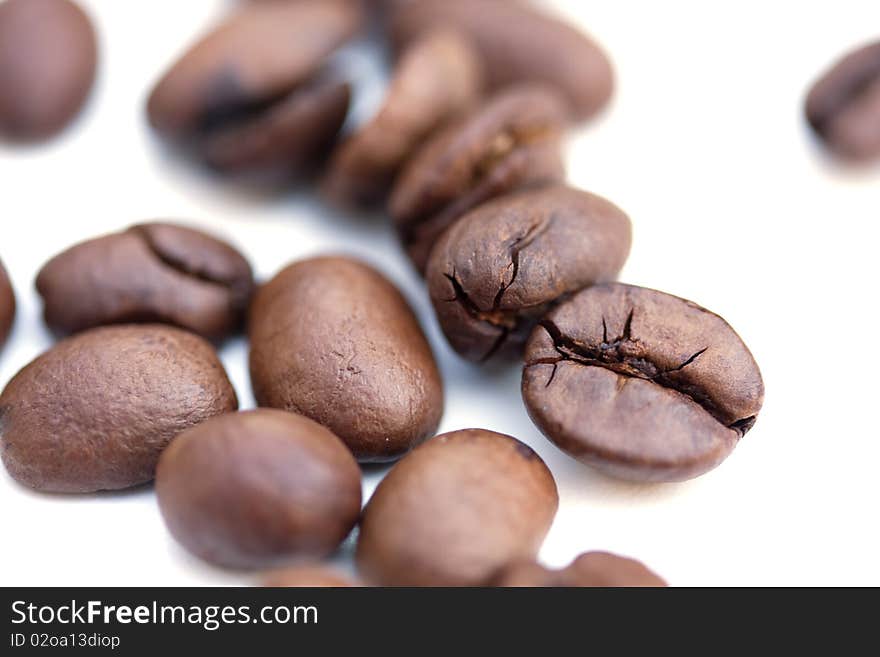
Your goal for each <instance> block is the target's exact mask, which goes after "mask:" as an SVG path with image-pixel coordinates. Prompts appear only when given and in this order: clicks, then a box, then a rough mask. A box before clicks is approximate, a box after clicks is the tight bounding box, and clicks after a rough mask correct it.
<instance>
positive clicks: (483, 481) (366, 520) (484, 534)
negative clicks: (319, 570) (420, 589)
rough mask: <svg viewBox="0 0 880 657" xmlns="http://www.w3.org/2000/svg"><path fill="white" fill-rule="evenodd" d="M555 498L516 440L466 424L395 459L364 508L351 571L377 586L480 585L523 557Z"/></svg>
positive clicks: (536, 544)
mask: <svg viewBox="0 0 880 657" xmlns="http://www.w3.org/2000/svg"><path fill="white" fill-rule="evenodd" d="M558 503H559V498H558V495H557V492H556V483H555V482H554V481H553V476H552V475H551V474H550V471H549V470H548V469H547V466H546V465H544V462H543V461H542V460H541V458H540V457H539V456H538V455H537V454H536V453H535V452H534V451H532V449H531V448H529V447H528V446H527V445H525V444H523V443H521V442H519V441H518V440H516V439H515V438H511V437H510V436H505V435H503V434H499V433H494V432H492V431H485V430H482V429H467V430H464V431H454V432H452V433H446V434H443V435H441V436H437V437H436V438H432V439H431V440H429V441H428V442H426V443H425V444H424V445H422V446H421V447H418V448H417V449H415V450H413V451H412V453H410V454H408V455H407V456H406V457H404V459H403V460H401V461H400V463H398V464H397V465H396V466H394V468H393V469H392V470H391V472H390V473H389V474H388V475H387V476H386V477H385V479H383V480H382V482H381V483H380V484H379V486H378V488H376V491H375V492H374V493H373V497H372V498H371V499H370V501H369V503H368V504H367V507H366V509H365V510H364V514H363V518H362V520H361V532H360V537H359V539H358V546H357V562H358V566H359V568H360V572H361V573H362V574H363V575H364V577H365V578H366V579H367V581H368V582H371V583H375V584H381V585H385V586H481V585H483V584H486V583H487V582H488V581H489V579H490V577H491V576H492V574H493V573H495V572H496V571H498V569H499V568H501V567H502V566H503V565H504V564H507V563H509V562H511V561H514V560H519V559H531V558H534V557H535V555H536V554H537V552H538V550H539V548H540V547H541V543H542V542H543V541H544V537H545V536H546V534H547V531H548V530H549V529H550V525H551V523H552V522H553V517H554V515H555V514H556V508H557V506H558Z"/></svg>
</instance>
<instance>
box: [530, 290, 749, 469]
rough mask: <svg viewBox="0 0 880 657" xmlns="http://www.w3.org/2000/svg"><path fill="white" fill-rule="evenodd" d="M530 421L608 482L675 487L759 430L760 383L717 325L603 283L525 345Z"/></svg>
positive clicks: (742, 350) (695, 310)
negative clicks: (674, 483) (611, 479)
mask: <svg viewBox="0 0 880 657" xmlns="http://www.w3.org/2000/svg"><path fill="white" fill-rule="evenodd" d="M525 361H526V365H525V370H524V372H523V381H522V390H523V398H524V400H525V403H526V408H527V409H528V412H529V415H530V416H531V417H532V419H533V420H534V421H535V423H536V424H537V425H538V428H540V429H541V431H542V432H543V433H544V434H545V435H546V436H547V437H548V438H550V440H552V441H553V442H554V443H556V445H558V446H559V447H560V448H561V449H562V450H563V451H565V452H567V453H569V454H571V455H572V456H574V457H575V458H578V459H579V460H581V461H583V462H584V463H587V464H588V465H591V466H594V467H596V468H598V469H600V470H602V471H605V472H607V473H609V474H611V475H613V476H616V477H621V478H624V479H632V480H637V481H678V480H683V479H689V478H691V477H696V476H697V475H700V474H703V473H704V472H707V471H708V470H711V469H712V468H714V467H715V466H717V465H718V464H719V463H721V462H722V461H723V460H724V459H725V458H726V457H727V456H728V455H729V454H730V452H731V451H732V450H733V448H734V447H736V445H737V443H738V442H739V439H740V438H741V437H742V436H743V434H745V433H746V432H747V431H748V430H749V429H750V428H751V426H752V425H753V424H754V422H755V418H756V417H757V415H758V411H759V410H760V409H761V404H762V403H763V400H764V384H763V382H762V380H761V373H760V371H759V370H758V366H757V364H756V363H755V360H754V358H752V354H751V353H750V352H749V350H748V348H747V347H746V346H745V344H743V342H742V340H741V339H740V337H739V336H738V335H737V334H736V333H735V332H734V330H733V329H732V328H730V326H729V325H728V324H727V322H725V321H724V320H723V319H722V318H721V317H719V316H718V315H715V314H714V313H711V312H709V311H708V310H706V309H704V308H701V307H700V306H698V305H696V304H695V303H692V302H690V301H685V300H684V299H680V298H678V297H674V296H671V295H668V294H664V293H662V292H657V291H655V290H649V289H646V288H641V287H634V286H630V285H622V284H607V285H597V286H595V287H592V288H588V289H586V290H583V291H581V292H579V293H578V294H576V295H575V296H573V297H572V298H571V299H569V300H568V301H566V302H564V303H562V304H560V305H559V306H557V307H556V309H554V310H553V311H552V312H550V313H549V314H548V315H547V317H545V318H544V319H543V320H542V321H541V323H540V325H539V326H538V327H536V328H535V330H534V331H533V333H532V336H531V338H530V339H529V342H528V344H527V345H526V353H525Z"/></svg>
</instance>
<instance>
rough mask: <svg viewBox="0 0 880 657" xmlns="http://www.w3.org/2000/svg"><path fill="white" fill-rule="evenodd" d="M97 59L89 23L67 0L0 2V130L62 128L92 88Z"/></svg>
mask: <svg viewBox="0 0 880 657" xmlns="http://www.w3.org/2000/svg"><path fill="white" fill-rule="evenodd" d="M97 59H98V46H97V41H96V38H95V31H94V28H93V27H92V24H91V22H90V21H89V19H88V17H87V16H86V15H85V14H84V13H83V11H82V10H81V9H80V8H79V6H78V5H76V4H75V3H73V2H71V1H70V0H6V1H5V2H0V136H3V137H6V138H8V139H11V140H14V141H36V140H41V139H46V138H48V137H51V136H52V135H54V134H55V133H57V132H59V131H60V130H62V129H63V128H64V127H65V126H66V125H67V124H68V123H69V122H70V121H71V120H72V119H73V117H74V116H76V115H77V114H78V113H79V111H80V108H81V107H82V106H83V103H85V101H86V98H87V97H88V95H89V92H90V91H91V88H92V85H93V83H94V80H95V70H96V67H97Z"/></svg>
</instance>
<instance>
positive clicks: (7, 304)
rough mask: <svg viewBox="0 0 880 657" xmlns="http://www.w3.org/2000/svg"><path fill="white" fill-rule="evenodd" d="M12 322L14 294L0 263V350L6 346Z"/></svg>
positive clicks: (13, 316)
mask: <svg viewBox="0 0 880 657" xmlns="http://www.w3.org/2000/svg"><path fill="white" fill-rule="evenodd" d="M13 321H15V292H14V291H13V290H12V283H10V282H9V276H8V275H7V273H6V268H5V267H4V266H3V263H2V262H0V348H2V347H3V345H5V344H6V339H7V338H8V337H9V332H10V331H11V330H12V323H13Z"/></svg>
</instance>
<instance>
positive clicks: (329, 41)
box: [147, 0, 363, 171]
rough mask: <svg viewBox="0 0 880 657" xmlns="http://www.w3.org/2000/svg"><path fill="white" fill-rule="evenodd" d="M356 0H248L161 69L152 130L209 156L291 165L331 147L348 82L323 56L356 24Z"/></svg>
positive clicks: (228, 161)
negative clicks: (330, 71) (249, 1)
mask: <svg viewBox="0 0 880 657" xmlns="http://www.w3.org/2000/svg"><path fill="white" fill-rule="evenodd" d="M362 22H363V13H362V11H361V7H360V4H359V3H355V2H347V1H346V0H299V1H298V2H264V3H252V4H251V5H249V6H246V7H243V8H241V9H239V11H237V12H236V13H235V14H234V15H233V16H232V17H231V18H229V19H228V20H227V21H225V22H224V23H223V24H221V25H220V26H219V27H218V28H217V29H215V30H214V31H213V32H211V33H210V34H208V35H207V36H206V37H205V38H203V39H202V40H201V41H199V42H198V43H197V44H196V45H195V46H194V47H193V48H192V49H191V50H190V51H189V52H188V53H187V54H186V55H184V56H183V58H182V59H180V60H179V61H178V62H177V63H176V64H175V65H174V66H173V67H172V68H171V70H170V71H169V72H168V73H167V74H166V75H165V77H163V78H162V80H161V81H160V82H159V83H158V84H157V86H156V88H155V89H154V90H153V93H152V95H151V96H150V99H149V103H148V106H147V111H148V114H149V118H150V122H151V124H152V125H153V127H155V128H156V129H157V130H158V131H160V132H161V133H163V134H164V135H166V136H168V137H171V138H178V139H184V140H186V139H189V140H192V141H194V142H195V143H194V144H193V145H194V147H195V149H196V151H198V152H201V153H202V155H203V156H204V157H205V158H206V159H207V160H208V162H209V163H210V164H212V165H213V166H215V167H218V168H223V169H231V170H235V171H239V170H244V169H257V170H260V169H274V168H277V167H281V168H286V169H291V170H298V169H302V168H305V167H307V166H310V165H311V164H312V163H313V160H314V159H315V158H316V157H318V156H319V154H320V153H321V152H322V151H323V150H326V149H327V148H329V145H330V143H331V142H332V140H333V139H334V138H335V135H336V133H337V132H338V130H339V128H340V127H341V125H342V123H343V121H344V119H345V113H346V110H347V106H348V100H349V90H348V87H347V85H342V84H340V83H338V82H335V81H334V80H333V77H332V75H330V74H328V73H327V72H326V71H325V65H326V60H327V57H328V56H329V55H330V54H331V53H332V52H333V51H334V50H336V49H337V48H338V47H339V46H340V45H342V44H343V43H344V42H345V41H346V40H348V39H349V38H351V37H352V36H353V35H354V34H355V32H357V30H358V29H359V28H360V27H361V25H362Z"/></svg>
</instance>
